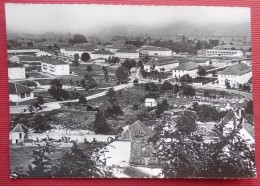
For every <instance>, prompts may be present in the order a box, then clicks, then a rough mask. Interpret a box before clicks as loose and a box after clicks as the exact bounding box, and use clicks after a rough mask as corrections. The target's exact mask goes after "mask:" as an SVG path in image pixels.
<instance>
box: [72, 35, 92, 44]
mask: <svg viewBox="0 0 260 186" xmlns="http://www.w3.org/2000/svg"><path fill="white" fill-rule="evenodd" d="M68 42H69V43H70V44H77V43H87V42H88V41H87V38H86V36H84V35H81V34H75V35H74V37H73V39H69V41H68Z"/></svg>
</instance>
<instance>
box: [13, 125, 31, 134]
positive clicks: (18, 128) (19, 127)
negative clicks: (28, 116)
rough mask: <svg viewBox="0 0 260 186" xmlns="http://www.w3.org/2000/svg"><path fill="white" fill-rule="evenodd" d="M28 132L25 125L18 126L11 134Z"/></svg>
mask: <svg viewBox="0 0 260 186" xmlns="http://www.w3.org/2000/svg"><path fill="white" fill-rule="evenodd" d="M28 130H29V129H28V128H27V127H25V126H24V125H23V124H17V125H16V126H15V127H14V128H13V130H12V131H11V132H27V131H28Z"/></svg>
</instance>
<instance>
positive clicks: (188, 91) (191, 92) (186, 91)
mask: <svg viewBox="0 0 260 186" xmlns="http://www.w3.org/2000/svg"><path fill="white" fill-rule="evenodd" d="M182 95H184V96H195V89H194V88H193V87H192V86H191V85H183V86H182Z"/></svg>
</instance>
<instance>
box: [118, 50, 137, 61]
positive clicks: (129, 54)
mask: <svg viewBox="0 0 260 186" xmlns="http://www.w3.org/2000/svg"><path fill="white" fill-rule="evenodd" d="M115 54H116V55H115V56H116V57H118V58H120V59H138V58H139V52H138V51H137V50H136V49H128V48H126V49H120V50H117V51H115Z"/></svg>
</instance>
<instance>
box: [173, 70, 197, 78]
mask: <svg viewBox="0 0 260 186" xmlns="http://www.w3.org/2000/svg"><path fill="white" fill-rule="evenodd" d="M197 72H198V69H193V70H190V71H187V70H173V71H172V77H173V78H175V76H177V78H180V77H181V76H183V75H185V74H189V75H190V76H191V77H192V78H196V77H197V76H198V75H197Z"/></svg>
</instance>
